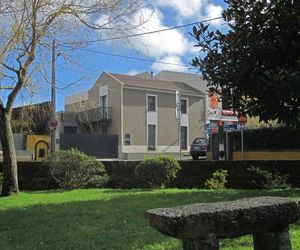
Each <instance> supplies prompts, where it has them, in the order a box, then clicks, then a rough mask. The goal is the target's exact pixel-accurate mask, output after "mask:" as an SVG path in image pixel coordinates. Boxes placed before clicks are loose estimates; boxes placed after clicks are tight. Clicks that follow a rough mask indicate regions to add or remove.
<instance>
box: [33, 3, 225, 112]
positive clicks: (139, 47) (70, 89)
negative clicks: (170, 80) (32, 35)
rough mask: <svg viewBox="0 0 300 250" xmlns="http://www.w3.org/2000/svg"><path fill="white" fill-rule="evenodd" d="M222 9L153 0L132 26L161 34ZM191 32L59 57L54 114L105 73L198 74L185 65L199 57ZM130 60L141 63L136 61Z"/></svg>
mask: <svg viewBox="0 0 300 250" xmlns="http://www.w3.org/2000/svg"><path fill="white" fill-rule="evenodd" d="M224 8H226V5H225V3H224V1H221V0H152V1H149V3H148V4H147V5H146V6H145V7H144V8H143V9H141V10H140V11H139V12H138V13H136V14H135V15H134V16H133V22H137V23H138V22H139V21H140V20H141V19H143V20H144V21H145V23H144V24H143V25H142V26H140V27H138V29H137V30H136V31H135V32H136V33H142V32H148V31H154V30H162V29H166V28H169V27H174V26H180V25H185V24H190V23H194V22H198V21H202V20H206V19H210V18H215V17H220V16H221V12H222V10H223V9H224ZM103 18H104V19H105V17H103ZM98 22H100V23H101V22H103V20H98ZM210 25H211V28H212V29H216V28H218V29H223V28H224V26H225V25H224V21H223V20H222V19H219V20H215V21H211V22H210ZM192 28H193V26H192V25H191V26H187V27H185V28H180V29H172V30H169V31H164V32H158V33H154V34H148V35H144V36H139V37H133V38H130V39H128V41H126V40H124V39H116V40H113V41H105V42H103V41H102V42H96V43H93V44H91V45H89V46H86V47H83V48H80V49H77V50H74V51H72V52H71V55H70V56H71V58H72V59H71V61H67V60H65V59H64V58H63V57H57V59H56V84H57V96H56V99H57V104H56V110H57V111H60V110H63V109H64V99H65V96H70V95H73V94H77V93H79V92H82V91H85V90H88V89H90V88H91V87H92V86H93V84H94V83H95V81H96V80H97V78H98V77H99V76H100V75H101V73H102V72H103V71H106V72H113V73H120V74H130V75H134V74H137V73H141V72H145V71H148V72H151V71H152V72H153V73H154V74H157V73H158V72H160V71H161V70H171V71H179V72H187V73H198V71H197V70H196V69H193V68H191V66H190V65H189V64H190V63H191V61H192V59H193V58H194V57H195V56H197V54H198V53H197V49H196V48H195V47H194V45H195V44H196V40H195V39H194V38H193V37H192V36H191V35H190V34H189V32H192ZM116 36H118V35H116ZM59 49H63V48H62V47H58V48H57V50H58V51H59ZM109 54H110V55H109ZM111 54H114V55H116V56H113V55H111ZM120 56H124V57H125V58H124V57H120ZM132 57H134V58H141V59H142V60H134V59H132ZM50 59H51V58H49V60H50ZM147 60H150V61H147ZM159 62H166V63H168V64H162V63H159ZM174 64H175V65H174ZM181 65H182V66H181ZM50 92H51V91H50V86H49V89H48V90H46V91H42V92H40V93H37V95H36V96H35V101H34V102H42V101H48V100H50Z"/></svg>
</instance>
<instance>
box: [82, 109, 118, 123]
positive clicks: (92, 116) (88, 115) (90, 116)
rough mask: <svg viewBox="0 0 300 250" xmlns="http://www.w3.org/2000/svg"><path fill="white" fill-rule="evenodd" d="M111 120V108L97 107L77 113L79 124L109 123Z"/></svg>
mask: <svg viewBox="0 0 300 250" xmlns="http://www.w3.org/2000/svg"><path fill="white" fill-rule="evenodd" d="M111 118H112V108H111V107H98V108H93V109H88V110H84V111H81V112H79V113H77V121H79V122H98V121H110V120H111Z"/></svg>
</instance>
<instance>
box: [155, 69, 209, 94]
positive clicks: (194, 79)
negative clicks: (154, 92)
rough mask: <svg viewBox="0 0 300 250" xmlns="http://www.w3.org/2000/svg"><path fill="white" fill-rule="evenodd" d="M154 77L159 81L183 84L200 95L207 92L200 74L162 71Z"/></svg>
mask: <svg viewBox="0 0 300 250" xmlns="http://www.w3.org/2000/svg"><path fill="white" fill-rule="evenodd" d="M156 77H157V78H159V79H161V80H167V81H174V80H175V81H180V82H185V83H187V84H188V85H190V86H192V87H194V88H196V89H198V90H199V91H201V92H202V93H206V92H207V82H206V81H204V80H203V76H202V75H200V74H194V73H185V72H176V71H168V70H162V71H161V72H159V73H158V74H157V75H156Z"/></svg>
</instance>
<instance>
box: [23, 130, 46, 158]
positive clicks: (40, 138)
mask: <svg viewBox="0 0 300 250" xmlns="http://www.w3.org/2000/svg"><path fill="white" fill-rule="evenodd" d="M26 149H27V150H32V151H33V152H34V154H35V160H42V159H44V158H47V157H48V155H49V149H50V136H49V135H27V137H26ZM41 150H43V152H44V154H43V156H44V157H41V155H40V151H41Z"/></svg>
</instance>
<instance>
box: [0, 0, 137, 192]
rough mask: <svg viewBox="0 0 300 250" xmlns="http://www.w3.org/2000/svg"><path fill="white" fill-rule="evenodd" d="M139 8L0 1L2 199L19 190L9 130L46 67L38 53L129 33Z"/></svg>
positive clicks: (120, 0)
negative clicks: (18, 103)
mask: <svg viewBox="0 0 300 250" xmlns="http://www.w3.org/2000/svg"><path fill="white" fill-rule="evenodd" d="M141 7H142V0H1V1H0V37H1V39H0V140H1V143H2V150H3V176H4V181H3V187H2V195H3V196H8V195H11V194H13V193H18V191H19V187H18V175H17V159H16V151H15V145H14V140H13V133H12V126H11V120H12V109H13V105H14V102H15V100H16V98H17V97H18V95H19V94H20V93H21V92H22V91H23V90H24V89H26V88H30V86H32V85H33V84H34V82H33V79H34V75H35V74H36V73H37V65H38V64H42V63H41V60H40V59H41V57H40V54H39V53H40V52H41V51H43V50H45V48H47V46H48V45H49V44H51V43H50V41H52V39H54V38H56V39H57V40H59V41H61V42H64V43H65V44H72V45H73V46H78V45H79V44H84V43H86V42H88V40H89V38H91V37H93V38H94V37H95V36H97V35H100V37H101V35H102V34H106V35H105V36H107V34H111V35H114V34H116V35H117V34H120V32H130V30H131V29H133V28H134V27H132V26H130V16H132V15H133V13H135V12H136V11H138V10H139V9H140V8H141ZM103 17H105V18H103ZM99 20H101V21H99ZM103 20H105V22H103ZM116 20H117V22H116ZM120 20H121V22H120ZM114 23H118V24H120V23H121V24H123V26H122V25H121V26H119V25H118V26H115V25H113V24H114ZM93 30H94V31H95V30H96V31H100V32H94V31H93ZM38 84H41V83H38Z"/></svg>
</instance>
